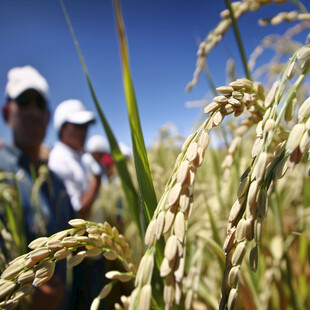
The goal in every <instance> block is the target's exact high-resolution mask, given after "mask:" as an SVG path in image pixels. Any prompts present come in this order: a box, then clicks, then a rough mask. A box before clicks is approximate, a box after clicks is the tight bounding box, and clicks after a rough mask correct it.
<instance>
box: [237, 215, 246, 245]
mask: <svg viewBox="0 0 310 310" xmlns="http://www.w3.org/2000/svg"><path fill="white" fill-rule="evenodd" d="M245 230H246V220H245V219H241V220H240V221H239V223H238V224H237V228H236V235H235V236H236V241H237V242H240V241H243V240H244V239H245Z"/></svg>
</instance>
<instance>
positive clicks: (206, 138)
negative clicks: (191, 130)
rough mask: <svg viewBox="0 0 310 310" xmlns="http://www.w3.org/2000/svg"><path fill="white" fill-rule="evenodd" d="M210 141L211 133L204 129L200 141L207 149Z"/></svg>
mask: <svg viewBox="0 0 310 310" xmlns="http://www.w3.org/2000/svg"><path fill="white" fill-rule="evenodd" d="M209 142H210V136H209V134H208V133H207V132H206V131H203V132H202V134H201V136H200V137H199V140H198V143H199V144H200V146H201V147H202V148H203V149H204V150H206V149H207V148H208V146H209Z"/></svg>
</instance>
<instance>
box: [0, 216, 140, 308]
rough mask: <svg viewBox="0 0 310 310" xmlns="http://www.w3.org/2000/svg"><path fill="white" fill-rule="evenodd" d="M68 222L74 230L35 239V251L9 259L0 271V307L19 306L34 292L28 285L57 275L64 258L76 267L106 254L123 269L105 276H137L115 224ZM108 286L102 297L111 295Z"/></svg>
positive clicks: (125, 244) (130, 277)
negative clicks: (116, 260)
mask: <svg viewBox="0 0 310 310" xmlns="http://www.w3.org/2000/svg"><path fill="white" fill-rule="evenodd" d="M69 224H70V225H71V226H72V228H71V229H67V230H64V231H61V232H58V233H56V234H54V235H52V236H50V237H42V238H38V239H36V240H34V241H32V242H31V243H30V244H29V247H30V248H31V249H32V251H30V252H28V253H27V254H24V255H22V256H20V257H17V258H16V259H14V260H13V261H11V262H10V264H9V266H8V267H7V268H6V269H5V270H4V272H3V273H2V274H1V279H0V296H1V303H0V307H4V308H6V307H8V306H9V305H11V303H12V302H13V303H14V304H16V305H17V303H18V302H19V301H20V299H21V298H23V297H24V296H26V295H28V294H30V293H31V290H30V289H29V290H28V289H27V290H26V288H28V287H31V285H32V286H34V287H38V286H41V285H42V284H44V283H46V282H47V281H48V280H49V279H51V277H52V276H53V274H54V268H55V264H56V263H57V262H58V261H60V260H63V259H66V260H67V265H68V266H69V267H74V266H76V265H78V264H79V263H81V262H82V261H83V259H84V258H85V257H95V256H99V255H104V256H105V258H106V259H108V260H115V259H118V260H119V261H120V262H121V263H122V266H123V268H124V271H121V272H120V271H110V272H108V273H107V275H106V277H107V278H109V279H112V283H113V281H116V280H118V281H121V282H128V281H131V280H133V279H135V276H136V267H135V265H134V260H133V256H132V253H131V249H130V246H129V244H128V243H127V242H126V241H125V239H124V237H123V236H122V235H121V234H119V232H118V230H117V229H116V228H115V227H111V226H110V225H109V224H108V223H107V222H105V223H103V224H100V223H99V224H96V223H93V222H89V221H85V220H82V219H74V220H70V221H69ZM111 286H113V284H111ZM107 287H108V288H109V289H108V288H107ZM107 287H105V288H103V290H102V292H101V294H100V298H99V297H98V298H99V299H102V298H104V297H106V296H107V295H108V293H109V292H110V286H109V284H107ZM21 290H22V291H23V294H21V293H20V292H21Z"/></svg>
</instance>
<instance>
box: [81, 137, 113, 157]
mask: <svg viewBox="0 0 310 310" xmlns="http://www.w3.org/2000/svg"><path fill="white" fill-rule="evenodd" d="M85 149H86V151H87V152H89V153H92V152H101V153H106V152H108V151H109V147H108V143H107V141H106V139H105V138H104V137H102V136H100V135H94V136H91V137H90V138H89V139H88V141H87V143H86V148H85Z"/></svg>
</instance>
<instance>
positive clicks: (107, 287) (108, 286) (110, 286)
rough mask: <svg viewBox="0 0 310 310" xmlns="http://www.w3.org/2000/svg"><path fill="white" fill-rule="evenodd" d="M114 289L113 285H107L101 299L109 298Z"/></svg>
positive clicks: (101, 293)
mask: <svg viewBox="0 0 310 310" xmlns="http://www.w3.org/2000/svg"><path fill="white" fill-rule="evenodd" d="M112 287H113V285H112V283H108V284H106V285H105V286H104V287H103V289H102V290H101V291H100V294H99V296H100V298H101V299H103V298H105V297H107V296H108V295H109V294H110V292H111V290H112Z"/></svg>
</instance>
